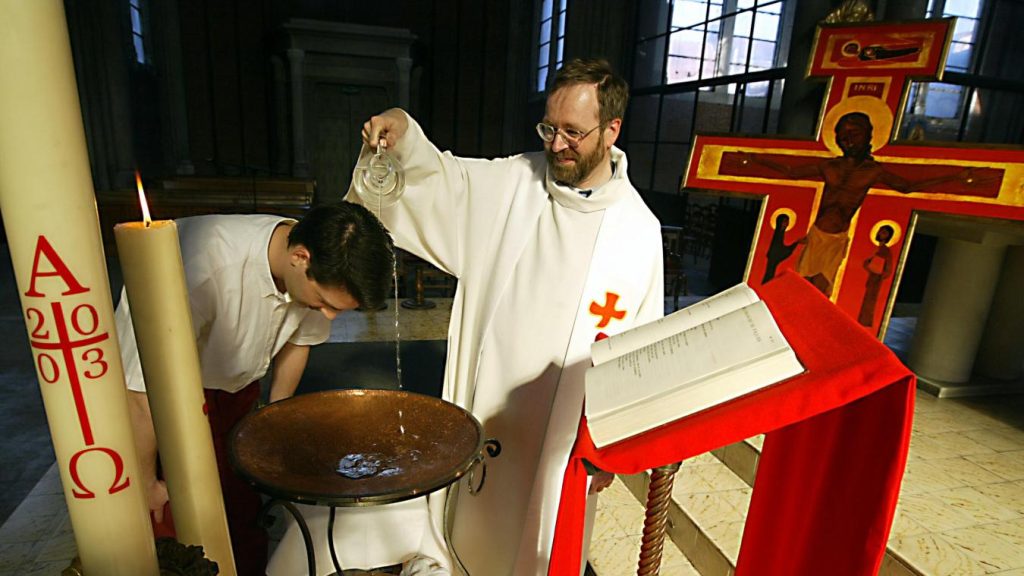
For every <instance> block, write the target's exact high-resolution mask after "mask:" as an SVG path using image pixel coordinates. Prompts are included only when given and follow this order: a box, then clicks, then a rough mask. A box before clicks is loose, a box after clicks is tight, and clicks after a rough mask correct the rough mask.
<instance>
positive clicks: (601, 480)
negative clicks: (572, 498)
mask: <svg viewBox="0 0 1024 576" xmlns="http://www.w3.org/2000/svg"><path fill="white" fill-rule="evenodd" d="M614 481H615V474H612V473H611V472H605V471H604V470H598V471H597V472H594V477H593V479H592V480H591V481H590V490H589V491H588V492H587V493H588V494H597V493H598V492H600V491H601V490H604V489H605V488H607V487H609V486H611V485H612V482H614Z"/></svg>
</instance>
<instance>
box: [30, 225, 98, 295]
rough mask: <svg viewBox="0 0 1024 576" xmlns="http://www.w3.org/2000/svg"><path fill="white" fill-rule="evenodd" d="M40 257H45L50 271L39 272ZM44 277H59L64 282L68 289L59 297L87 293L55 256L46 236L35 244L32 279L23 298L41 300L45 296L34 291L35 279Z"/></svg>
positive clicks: (41, 237) (54, 251)
mask: <svg viewBox="0 0 1024 576" xmlns="http://www.w3.org/2000/svg"><path fill="white" fill-rule="evenodd" d="M42 256H45V257H46V260H47V261H48V262H49V263H50V266H51V267H52V268H53V270H52V271H47V272H43V271H41V270H39V263H40V260H41V257H42ZM46 276H59V277H60V279H61V280H63V281H64V284H65V285H67V287H68V289H67V291H66V292H61V296H70V295H72V294H81V293H83V292H88V291H89V290H88V289H87V288H85V287H83V286H82V285H81V284H79V283H78V280H77V279H76V278H75V275H74V274H72V273H71V270H69V269H68V267H67V265H66V264H64V261H63V260H61V258H60V256H59V255H57V251H56V250H54V249H53V246H51V245H50V241H49V240H47V239H46V236H40V237H39V241H38V242H36V254H35V257H34V258H33V259H32V279H31V281H30V282H29V286H28V292H25V296H31V297H34V298H41V297H43V296H45V294H43V293H42V292H39V291H38V290H36V279H37V278H43V277H46Z"/></svg>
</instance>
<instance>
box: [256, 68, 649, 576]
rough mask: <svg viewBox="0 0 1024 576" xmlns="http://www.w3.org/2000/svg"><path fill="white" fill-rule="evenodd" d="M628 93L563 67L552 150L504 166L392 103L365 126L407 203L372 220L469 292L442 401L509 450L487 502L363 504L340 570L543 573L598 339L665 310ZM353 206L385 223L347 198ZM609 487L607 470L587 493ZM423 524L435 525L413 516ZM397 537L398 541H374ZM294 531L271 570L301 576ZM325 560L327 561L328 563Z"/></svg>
mask: <svg viewBox="0 0 1024 576" xmlns="http://www.w3.org/2000/svg"><path fill="white" fill-rule="evenodd" d="M628 95H629V88H628V86H627V85H626V83H625V82H624V81H623V80H622V79H620V78H618V77H617V76H615V75H614V73H613V72H612V71H611V69H610V67H609V66H608V64H607V63H606V62H604V61H593V60H591V61H579V60H577V61H573V62H570V63H567V64H566V65H565V66H564V67H563V68H562V69H561V70H559V72H558V75H557V76H556V79H555V82H554V85H553V86H552V88H551V89H550V91H549V95H548V99H547V105H546V109H545V115H544V119H543V121H542V122H541V123H539V124H538V125H537V132H538V135H539V136H540V137H541V139H542V140H543V141H544V152H543V153H527V154H520V155H517V156H512V157H508V158H500V159H494V160H480V159H468V158H459V157H456V156H453V155H452V154H451V153H448V152H443V153H442V152H440V151H439V150H438V149H437V148H436V147H434V145H433V144H431V142H430V141H429V140H428V139H427V138H426V136H425V135H424V134H423V131H422V130H421V128H420V126H419V125H418V124H417V123H416V122H415V120H413V119H412V118H411V117H409V116H408V115H407V114H406V113H405V112H403V111H401V110H398V109H392V110H388V111H386V112H384V113H382V114H380V115H378V116H374V117H373V118H371V119H370V121H368V122H367V123H366V125H365V126H364V130H363V139H364V141H365V142H366V144H367V145H368V147H364V150H363V153H364V154H367V153H369V152H368V150H375V149H376V146H377V144H378V140H384V141H385V142H386V145H387V147H388V150H389V152H390V153H392V154H394V155H395V156H396V157H397V158H398V160H399V161H400V162H401V164H402V166H403V167H404V169H405V179H406V188H405V191H404V193H403V195H402V196H401V197H400V199H399V200H398V202H397V204H394V205H392V206H385V207H382V208H380V212H381V213H380V214H379V215H380V217H381V219H382V220H383V222H384V223H385V225H386V226H387V228H388V229H389V230H390V231H391V232H392V234H393V235H394V239H395V244H396V246H398V247H401V248H403V249H405V250H407V251H409V252H411V253H413V254H416V255H417V256H419V257H421V258H423V259H424V260H427V261H429V262H430V263H432V264H434V265H435V266H437V267H438V268H440V269H442V270H444V271H446V272H448V273H450V274H452V275H454V276H455V277H457V278H458V281H459V282H458V289H457V292H456V294H455V300H454V304H453V307H452V317H451V322H450V324H449V329H448V352H447V363H446V369H445V380H444V386H443V397H444V398H445V399H446V400H450V401H452V402H454V403H456V404H458V405H460V406H462V407H464V408H466V409H468V410H470V411H472V413H473V414H474V415H475V416H476V417H477V418H478V419H479V420H480V421H481V423H482V424H483V427H484V434H485V437H486V438H494V439H497V440H498V441H499V442H500V443H501V446H502V452H501V454H500V455H499V456H498V457H496V458H487V459H486V464H487V473H486V483H485V484H484V486H483V489H482V490H481V491H480V492H478V493H477V494H470V491H469V489H468V480H467V479H463V480H462V481H460V482H459V483H458V484H456V485H454V486H453V487H452V488H451V490H449V491H443V490H442V491H439V492H436V493H434V494H432V495H430V497H429V505H428V504H427V503H426V502H424V501H423V499H420V500H418V501H413V502H409V503H403V504H402V505H399V507H397V509H394V510H390V509H389V507H381V508H382V509H381V510H379V511H378V512H377V513H376V516H377V520H376V521H374V522H370V523H369V525H367V523H368V522H369V517H372V516H374V515H375V513H374V511H373V510H370V509H368V510H365V511H364V510H360V513H359V516H360V517H358V518H357V517H349V518H346V519H345V520H343V521H344V522H345V527H346V531H345V532H341V531H336V532H335V534H336V543H337V545H338V547H339V548H338V549H339V551H340V558H341V559H342V566H343V567H345V568H354V567H360V566H358V564H364V563H365V564H367V565H373V564H375V565H377V566H383V565H387V564H391V563H396V562H400V561H405V560H408V558H409V557H410V556H412V555H414V554H416V553H419V554H421V555H425V556H428V557H433V558H436V559H437V560H438V561H439V562H440V564H441V565H442V566H444V568H445V569H446V570H450V571H451V572H452V573H454V574H460V573H463V572H466V573H468V574H471V575H473V576H502V575H541V574H546V573H547V565H548V560H549V558H550V556H551V543H552V538H553V535H554V526H555V514H556V511H557V508H558V502H559V497H560V490H561V479H562V474H563V472H564V470H565V466H566V463H567V461H568V456H569V451H570V449H571V448H572V444H573V442H574V440H575V437H576V430H577V427H578V424H579V420H580V415H581V413H582V408H583V395H584V388H583V382H584V374H585V371H586V369H587V368H588V367H589V366H590V364H591V360H590V345H591V343H593V342H594V341H595V340H596V339H599V338H602V337H604V336H611V335H614V334H617V333H619V332H622V331H624V330H627V329H629V328H631V327H633V326H637V325H640V324H643V323H646V322H649V321H652V320H655V319H657V318H659V317H661V316H662V314H663V311H664V300H663V275H662V252H661V234H660V225H659V223H658V220H657V219H656V218H655V217H654V215H653V214H652V213H651V212H650V210H649V209H648V208H647V206H646V205H645V204H644V202H643V201H642V200H641V198H640V196H639V194H638V193H637V191H636V189H635V188H634V187H633V186H632V184H630V182H629V179H628V175H627V162H626V155H625V154H624V153H623V152H622V151H621V150H619V149H618V148H615V147H614V144H615V141H616V139H617V138H618V136H619V132H620V130H621V124H622V116H623V114H624V113H625V108H626V103H627V101H628ZM347 199H348V200H351V201H357V202H358V201H362V202H363V203H364V204H365V205H366V206H367V207H368V208H370V209H371V210H372V211H374V212H377V211H378V206H376V205H375V204H374V202H373V201H372V200H367V199H363V200H360V198H359V197H358V195H357V194H355V193H353V192H350V193H349V195H348V198H347ZM608 482H610V475H605V474H602V475H601V481H597V480H595V483H594V484H595V485H598V484H603V485H607V483H608ZM602 487H603V486H602ZM417 507H418V508H417ZM428 507H429V513H430V515H431V517H430V518H426V517H425V514H426V511H427V508H428ZM446 509H447V515H446ZM416 514H424V520H423V521H422V522H416V521H410V520H411V518H412V517H413V516H415V515H416ZM360 523H362V524H363V525H364V526H367V527H365V528H359V527H358V525H359V524H360ZM446 523H447V524H449V525H450V531H449V533H447V534H446V533H445V532H446V529H445V526H446ZM421 526H422V533H417V532H416V530H419V529H421ZM389 531H390V532H391V534H392V535H393V539H394V541H395V543H394V544H390V543H388V542H376V543H371V541H370V540H371V538H367V537H366V535H367V534H370V533H374V534H375V535H377V536H379V535H381V534H383V533H388V532H389ZM296 532H297V530H295V529H294V527H293V528H292V529H291V530H290V532H289V534H287V535H286V537H285V539H284V540H283V541H282V547H284V548H286V550H281V551H279V553H278V554H277V555H276V556H275V558H274V561H272V562H271V568H270V570H269V571H268V573H269V574H271V576H274V575H275V574H285V573H290V574H295V573H300V572H297V571H296V568H297V569H299V570H303V572H301V573H305V572H304V564H303V563H304V558H305V556H304V550H301V549H298V550H296V548H297V547H296V542H298V548H301V541H300V540H299V539H298V535H297V534H296ZM321 533H322V532H321ZM314 538H316V530H314ZM289 539H290V541H289ZM286 543H287V546H285V544H286ZM416 543H418V547H417V545H416ZM287 548H290V550H287ZM323 548H324V550H320V551H318V560H319V558H324V559H327V558H329V556H326V552H325V549H326V545H324V547H323ZM320 554H324V555H323V556H321V555H320ZM285 556H288V558H287V559H286V558H285ZM353 556H354V557H355V558H357V559H356V560H353ZM286 563H293V564H292V567H291V570H292V571H291V572H287V570H286V569H285V568H284V566H285V564H286ZM318 563H319V562H318ZM327 563H328V564H329V560H328V561H327ZM275 570H277V571H276V572H275ZM321 573H322V574H327V573H330V570H324V571H321ZM406 573H409V574H419V573H423V574H427V573H430V574H433V573H434V572H428V571H426V570H423V571H420V570H418V569H416V567H415V566H407V567H406Z"/></svg>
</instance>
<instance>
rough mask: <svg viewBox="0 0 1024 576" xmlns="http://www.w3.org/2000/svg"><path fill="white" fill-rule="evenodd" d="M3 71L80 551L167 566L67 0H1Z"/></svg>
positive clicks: (0, 112) (4, 103)
mask: <svg viewBox="0 0 1024 576" xmlns="http://www.w3.org/2000/svg"><path fill="white" fill-rule="evenodd" d="M0 76H2V78H0V211H2V212H3V222H4V227H5V229H6V232H7V240H8V244H9V246H10V251H11V261H12V264H13V267H14V274H15V277H16V279H17V285H18V293H19V297H20V299H21V305H22V309H23V310H24V314H25V316H24V318H25V323H26V328H27V330H28V339H29V345H30V346H31V348H32V353H33V358H34V360H35V364H36V366H35V367H36V373H37V376H38V380H39V387H40V391H41V394H42V397H43V405H44V407H45V409H46V418H47V421H48V423H49V427H50V436H51V438H52V440H53V447H54V452H55V453H56V456H57V466H58V468H59V469H60V476H61V482H62V484H63V486H64V497H65V499H66V501H67V505H68V513H69V516H70V520H71V526H72V529H73V530H74V533H75V543H76V544H77V547H78V554H79V556H80V558H81V560H82V566H83V569H84V572H85V573H86V574H96V575H100V574H102V575H104V576H158V574H159V568H158V566H157V559H156V547H155V545H154V543H153V531H152V527H151V525H150V519H149V514H148V507H147V506H146V496H145V494H144V493H143V491H142V488H143V487H142V482H141V481H140V479H139V465H138V460H137V458H136V452H135V443H134V440H133V437H132V428H131V423H130V419H129V415H128V402H127V398H126V392H125V386H124V374H123V371H122V368H121V357H120V353H119V351H118V346H117V336H116V334H115V332H114V311H113V304H112V301H111V296H110V285H109V282H108V280H107V269H106V264H105V259H104V256H103V244H102V240H101V236H100V225H99V218H97V213H96V197H95V194H94V193H93V189H92V174H91V173H90V169H89V156H88V152H87V150H86V145H85V132H84V130H83V128H82V116H81V110H80V108H79V102H78V90H77V87H76V85H75V71H74V66H73V64H72V60H71V47H70V44H69V41H68V31H67V24H66V20H65V16H64V4H63V3H62V2H61V0H31V1H25V0H0ZM26 393H30V392H26Z"/></svg>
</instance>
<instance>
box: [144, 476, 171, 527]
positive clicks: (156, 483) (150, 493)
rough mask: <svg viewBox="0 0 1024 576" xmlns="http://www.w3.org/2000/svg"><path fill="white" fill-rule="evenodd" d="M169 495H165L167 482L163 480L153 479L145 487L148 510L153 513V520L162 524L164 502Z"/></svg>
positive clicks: (165, 502)
mask: <svg viewBox="0 0 1024 576" xmlns="http://www.w3.org/2000/svg"><path fill="white" fill-rule="evenodd" d="M168 500H170V497H169V496H168V495H167V483H166V482H164V481H163V480H157V479H153V481H152V482H150V483H149V486H148V487H147V488H146V501H147V503H148V504H149V511H150V512H151V513H152V514H153V521H154V522H156V523H157V524H162V523H163V521H164V504H167V501H168Z"/></svg>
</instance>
